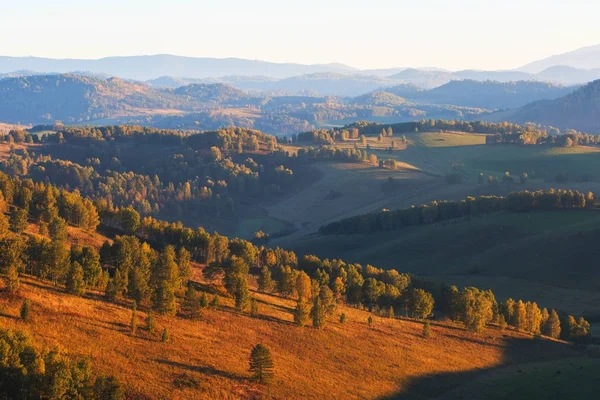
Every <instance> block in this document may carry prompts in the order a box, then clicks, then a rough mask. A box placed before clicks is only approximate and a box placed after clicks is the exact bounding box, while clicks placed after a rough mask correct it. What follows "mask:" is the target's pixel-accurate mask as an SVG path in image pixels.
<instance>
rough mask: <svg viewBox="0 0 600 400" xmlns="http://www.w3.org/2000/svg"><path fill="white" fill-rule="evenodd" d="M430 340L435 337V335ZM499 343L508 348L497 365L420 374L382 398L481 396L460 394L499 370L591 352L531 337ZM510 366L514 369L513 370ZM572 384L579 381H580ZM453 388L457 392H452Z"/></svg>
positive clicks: (518, 367) (517, 371)
mask: <svg viewBox="0 0 600 400" xmlns="http://www.w3.org/2000/svg"><path fill="white" fill-rule="evenodd" d="M448 336H454V335H448ZM427 340H435V337H433V338H430V339H427ZM465 340H469V341H473V342H479V341H478V340H474V339H472V338H465ZM486 345H488V343H486ZM498 346H499V347H502V348H504V352H503V355H502V359H501V361H500V362H499V363H498V364H497V365H495V366H493V367H491V368H484V369H473V370H468V371H460V372H443V373H438V374H429V375H424V376H419V377H415V378H412V379H411V378H408V379H403V380H401V381H400V380H399V386H400V387H401V389H400V390H399V391H398V392H397V393H394V394H392V395H388V396H384V397H380V398H379V400H413V399H433V398H437V397H438V396H442V395H443V398H459V399H463V398H464V399H468V398H479V397H472V393H471V394H464V393H458V392H459V391H460V390H459V388H461V387H462V386H463V385H464V384H467V383H469V382H472V381H475V380H478V379H485V378H486V377H487V376H490V377H493V376H494V374H495V373H498V372H503V371H508V372H506V373H507V374H510V373H516V374H521V373H522V370H521V368H520V366H521V365H522V366H526V365H528V364H535V363H543V362H547V361H558V360H561V359H568V358H573V357H581V356H584V357H585V356H587V355H589V354H588V353H585V352H584V351H582V350H580V349H577V348H576V347H573V346H571V345H568V344H565V343H561V342H555V341H552V340H546V339H533V338H527V337H522V338H515V337H513V338H507V339H506V340H505V342H504V344H503V345H498ZM510 367H513V368H512V369H511V368H510ZM513 369H514V371H513ZM534 369H535V368H534ZM509 370H510V371H509ZM557 374H560V371H557ZM508 376H510V375H508ZM524 376H526V375H524ZM572 383H573V384H577V383H576V382H572ZM569 384H571V383H569ZM535 389H536V388H533V389H532V390H535ZM453 391H455V392H456V393H452V392H453ZM482 395H483V394H482ZM470 396H471V397H470ZM536 398H537V397H536Z"/></svg>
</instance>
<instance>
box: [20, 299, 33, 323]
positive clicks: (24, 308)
mask: <svg viewBox="0 0 600 400" xmlns="http://www.w3.org/2000/svg"><path fill="white" fill-rule="evenodd" d="M30 309H31V302H30V301H29V299H25V300H24V301H23V305H21V311H20V315H21V319H22V320H23V321H29V319H30V318H31V316H30Z"/></svg>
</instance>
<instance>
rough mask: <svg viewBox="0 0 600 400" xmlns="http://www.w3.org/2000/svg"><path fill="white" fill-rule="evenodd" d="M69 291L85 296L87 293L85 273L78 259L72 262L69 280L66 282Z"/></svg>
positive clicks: (68, 274)
mask: <svg viewBox="0 0 600 400" xmlns="http://www.w3.org/2000/svg"><path fill="white" fill-rule="evenodd" d="M65 287H66V289H67V292H69V293H71V294H74V295H77V296H83V295H84V294H85V281H84V275H83V268H82V267H81V264H79V263H78V262H77V261H75V262H73V263H72V264H71V268H70V269H69V272H68V273H67V280H66V283H65Z"/></svg>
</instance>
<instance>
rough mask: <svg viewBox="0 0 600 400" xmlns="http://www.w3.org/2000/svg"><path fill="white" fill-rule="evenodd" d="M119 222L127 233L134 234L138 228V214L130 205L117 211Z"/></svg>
mask: <svg viewBox="0 0 600 400" xmlns="http://www.w3.org/2000/svg"><path fill="white" fill-rule="evenodd" d="M118 218H119V223H120V225H121V228H122V229H123V230H124V231H125V233H127V234H128V235H134V234H135V233H136V232H137V231H138V229H139V228H140V214H139V213H138V212H137V211H135V210H134V209H133V208H131V207H127V208H123V209H121V211H119V216H118Z"/></svg>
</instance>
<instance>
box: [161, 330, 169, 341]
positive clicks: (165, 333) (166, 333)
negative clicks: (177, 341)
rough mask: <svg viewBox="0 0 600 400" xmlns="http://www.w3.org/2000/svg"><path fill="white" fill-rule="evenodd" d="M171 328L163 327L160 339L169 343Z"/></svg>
mask: <svg viewBox="0 0 600 400" xmlns="http://www.w3.org/2000/svg"><path fill="white" fill-rule="evenodd" d="M169 339H170V337H169V330H168V329H167V328H165V329H163V331H162V335H160V341H161V342H163V343H167V342H168V341H169Z"/></svg>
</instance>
